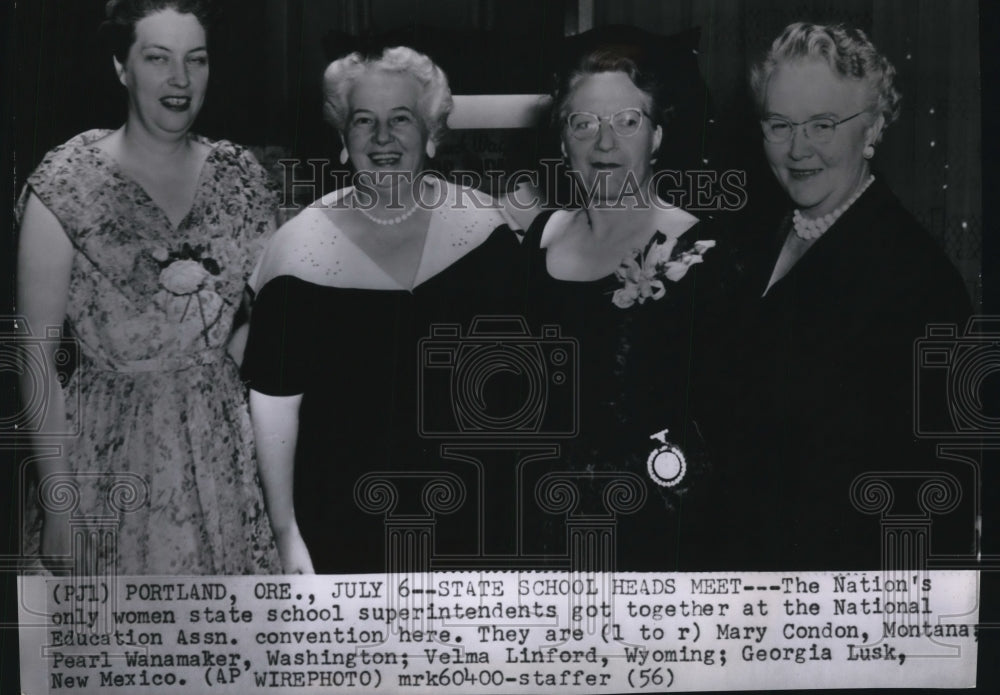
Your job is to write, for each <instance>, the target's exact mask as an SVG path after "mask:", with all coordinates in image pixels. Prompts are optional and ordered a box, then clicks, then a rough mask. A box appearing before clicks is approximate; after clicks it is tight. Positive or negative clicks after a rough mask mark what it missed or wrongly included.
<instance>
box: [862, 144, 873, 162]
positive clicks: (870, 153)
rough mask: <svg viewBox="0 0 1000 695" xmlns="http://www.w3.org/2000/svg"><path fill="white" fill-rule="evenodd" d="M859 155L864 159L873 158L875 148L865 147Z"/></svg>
mask: <svg viewBox="0 0 1000 695" xmlns="http://www.w3.org/2000/svg"><path fill="white" fill-rule="evenodd" d="M861 155H862V156H863V157H864V158H865V159H871V158H872V157H874V156H875V148H874V147H872V146H871V145H865V149H863V150H861Z"/></svg>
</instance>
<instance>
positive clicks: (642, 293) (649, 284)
mask: <svg viewBox="0 0 1000 695" xmlns="http://www.w3.org/2000/svg"><path fill="white" fill-rule="evenodd" d="M676 246H677V239H676V238H668V237H667V236H665V235H664V234H663V233H662V232H659V231H658V232H656V234H654V235H653V238H652V239H650V241H649V244H647V245H646V248H645V250H640V249H635V250H634V251H632V253H630V254H629V255H628V256H626V257H625V258H623V259H622V262H621V265H619V266H618V270H616V271H615V277H617V278H618V280H619V281H620V282H621V283H622V287H621V288H619V289H617V290H615V292H614V294H613V295H612V297H611V301H612V302H613V303H614V305H615V306H617V307H620V308H622V309H627V308H628V307H630V306H632V305H633V304H635V303H636V302H638V303H639V304H642V303H644V302H645V301H646V300H647V299H650V298H652V299H660V298H662V297H663V296H664V295H665V294H666V293H667V288H666V284H665V283H666V282H679V281H680V280H681V278H683V277H684V276H685V275H687V272H688V270H689V269H690V268H691V266H693V265H694V264H695V263H701V262H702V260H703V259H702V256H704V255H705V252H706V251H708V250H709V249H710V248H712V247H713V246H715V241H713V240H711V239H705V240H698V241H696V242H694V244H693V245H692V246H691V247H690V248H688V249H685V250H684V251H681V252H680V253H675V249H676Z"/></svg>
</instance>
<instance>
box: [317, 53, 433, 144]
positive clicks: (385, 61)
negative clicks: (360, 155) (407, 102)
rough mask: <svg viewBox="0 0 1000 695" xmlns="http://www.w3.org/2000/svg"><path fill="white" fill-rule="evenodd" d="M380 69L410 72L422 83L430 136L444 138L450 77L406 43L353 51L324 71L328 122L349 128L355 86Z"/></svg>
mask: <svg viewBox="0 0 1000 695" xmlns="http://www.w3.org/2000/svg"><path fill="white" fill-rule="evenodd" d="M376 71H378V72H387V73H395V74H403V75H409V76H411V77H412V78H413V79H415V80H416V81H417V83H418V84H420V87H421V89H420V96H419V98H418V100H417V108H418V110H419V113H418V114H417V115H418V116H419V117H420V119H421V120H423V122H424V125H425V126H426V127H427V131H428V136H429V137H430V139H431V140H433V141H434V142H440V140H441V138H442V137H444V134H445V133H446V132H447V122H448V114H449V113H451V109H452V100H451V89H450V88H449V87H448V78H447V76H446V75H445V74H444V71H443V70H442V69H441V68H439V67H438V66H437V65H435V63H434V61H432V60H431V59H430V58H428V57H427V56H425V55H424V54H423V53H418V52H417V51H414V50H413V49H412V48H408V47H406V46H396V47H395V48H387V49H385V50H384V51H382V55H380V56H378V57H367V58H366V57H364V56H362V55H361V54H360V53H351V54H350V55H348V56H345V57H343V58H340V59H338V60H335V61H333V62H332V63H330V65H329V66H328V67H327V69H326V72H324V73H323V117H324V118H325V119H326V121H327V123H329V124H330V125H332V126H333V127H334V128H336V129H337V130H339V131H340V132H341V133H343V132H344V131H345V130H346V128H347V119H348V117H349V115H350V113H349V111H350V105H349V103H348V99H349V96H350V92H351V88H352V87H353V86H354V84H355V83H356V82H357V81H358V80H359V79H360V78H361V77H363V76H364V75H366V74H368V73H369V72H376Z"/></svg>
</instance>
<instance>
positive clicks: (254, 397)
mask: <svg viewBox="0 0 1000 695" xmlns="http://www.w3.org/2000/svg"><path fill="white" fill-rule="evenodd" d="M301 403H302V395H301V394H299V395H297V396H268V395H265V394H263V393H260V392H259V391H254V390H253V389H251V390H250V413H251V416H252V418H253V430H254V437H255V438H256V441H257V465H258V467H259V469H260V479H261V483H262V484H263V486H264V499H265V501H266V503H267V511H268V514H269V516H270V518H271V528H273V529H274V535H275V538H276V539H277V542H278V552H279V554H280V555H281V564H282V566H283V567H284V570H285V572H286V573H287V574H313V572H314V570H313V566H312V560H311V559H310V557H309V551H308V550H307V549H306V545H305V542H304V541H303V540H302V535H301V534H300V533H299V525H298V522H297V521H296V520H295V505H294V498H293V494H292V493H293V481H294V473H295V446H296V442H297V439H298V432H299V406H300V404H301Z"/></svg>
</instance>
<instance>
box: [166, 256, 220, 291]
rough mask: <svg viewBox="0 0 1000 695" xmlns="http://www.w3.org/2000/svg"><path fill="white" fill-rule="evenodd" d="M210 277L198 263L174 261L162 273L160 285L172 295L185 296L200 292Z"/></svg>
mask: <svg viewBox="0 0 1000 695" xmlns="http://www.w3.org/2000/svg"><path fill="white" fill-rule="evenodd" d="M209 275H210V273H209V272H208V271H207V270H205V267H204V266H203V265H202V264H201V263H199V262H198V261H192V260H182V261H174V262H173V263H171V264H170V265H168V266H167V267H166V268H164V269H163V270H161V271H160V284H161V285H163V287H164V288H165V289H166V290H167V291H168V292H170V293H171V294H176V295H179V296H184V295H188V294H191V293H192V292H197V291H198V290H200V289H201V287H202V285H204V284H205V278H207V277H208V276H209Z"/></svg>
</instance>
